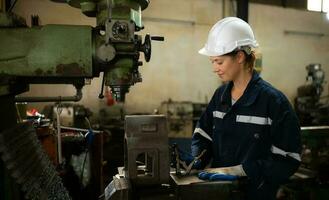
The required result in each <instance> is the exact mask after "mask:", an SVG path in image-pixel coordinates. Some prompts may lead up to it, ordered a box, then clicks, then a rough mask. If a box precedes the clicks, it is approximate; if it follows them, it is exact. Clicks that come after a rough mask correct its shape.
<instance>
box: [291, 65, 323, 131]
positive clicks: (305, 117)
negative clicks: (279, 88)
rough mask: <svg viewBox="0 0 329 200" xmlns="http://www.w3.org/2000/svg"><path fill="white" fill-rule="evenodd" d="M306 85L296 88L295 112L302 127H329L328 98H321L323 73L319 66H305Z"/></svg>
mask: <svg viewBox="0 0 329 200" xmlns="http://www.w3.org/2000/svg"><path fill="white" fill-rule="evenodd" d="M306 70H307V76H306V80H307V83H306V84H305V85H302V86H300V87H298V89H297V97H296V99H295V110H296V114H297V116H298V118H299V120H300V123H301V125H302V126H315V125H329V103H328V96H323V95H322V93H323V85H324V83H325V73H324V71H323V70H322V68H321V64H309V65H307V66H306Z"/></svg>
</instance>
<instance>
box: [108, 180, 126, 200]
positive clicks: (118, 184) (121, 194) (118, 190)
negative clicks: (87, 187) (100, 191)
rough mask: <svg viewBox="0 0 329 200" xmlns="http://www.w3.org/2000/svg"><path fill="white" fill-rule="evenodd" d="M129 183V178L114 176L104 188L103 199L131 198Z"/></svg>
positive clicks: (118, 199) (123, 199) (119, 199)
mask: <svg viewBox="0 0 329 200" xmlns="http://www.w3.org/2000/svg"><path fill="white" fill-rule="evenodd" d="M131 190H132V187H131V183H130V181H129V179H127V178H124V177H120V176H118V177H117V176H114V177H113V180H112V181H111V183H110V184H109V185H108V186H107V187H106V188H105V192H104V199H105V200H129V199H131V197H132V196H131Z"/></svg>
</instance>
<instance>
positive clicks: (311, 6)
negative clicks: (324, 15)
mask: <svg viewBox="0 0 329 200" xmlns="http://www.w3.org/2000/svg"><path fill="white" fill-rule="evenodd" d="M321 8H322V0H307V10H311V11H318V12H321V10H322V9H321Z"/></svg>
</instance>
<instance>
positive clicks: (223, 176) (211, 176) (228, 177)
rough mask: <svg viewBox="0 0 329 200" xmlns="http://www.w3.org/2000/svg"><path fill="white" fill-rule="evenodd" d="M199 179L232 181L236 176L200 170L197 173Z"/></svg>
mask: <svg viewBox="0 0 329 200" xmlns="http://www.w3.org/2000/svg"><path fill="white" fill-rule="evenodd" d="M198 177H199V179H201V180H209V181H234V180H237V179H238V176H234V175H229V174H219V173H210V172H200V173H199V174H198Z"/></svg>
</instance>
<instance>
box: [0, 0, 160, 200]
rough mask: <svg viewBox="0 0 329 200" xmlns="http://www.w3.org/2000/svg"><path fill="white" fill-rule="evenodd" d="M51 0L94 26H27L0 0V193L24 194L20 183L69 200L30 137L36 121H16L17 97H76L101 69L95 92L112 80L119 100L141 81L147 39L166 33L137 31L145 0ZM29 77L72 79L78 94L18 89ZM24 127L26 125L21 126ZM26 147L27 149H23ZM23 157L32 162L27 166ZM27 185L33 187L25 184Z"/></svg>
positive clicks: (36, 80)
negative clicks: (77, 11)
mask: <svg viewBox="0 0 329 200" xmlns="http://www.w3.org/2000/svg"><path fill="white" fill-rule="evenodd" d="M52 1H54V2H58V3H67V4H68V5H69V6H72V7H75V8H79V9H81V12H82V13H83V14H85V15H86V16H89V17H96V23H97V25H96V27H90V26H78V25H45V26H39V24H38V20H37V18H35V17H34V18H33V20H32V27H27V26H26V22H25V20H24V19H22V18H21V17H19V16H16V15H15V14H14V13H12V12H11V9H12V7H13V6H14V5H15V3H16V1H8V0H7V1H0V5H1V7H0V8H1V10H0V11H1V12H0V44H1V47H2V48H1V50H0V110H1V113H2V115H1V124H0V154H1V156H2V159H1V160H0V199H5V200H7V199H13V200H15V199H21V198H22V195H21V193H20V192H18V191H19V188H20V189H22V190H23V191H24V194H25V198H33V199H45V198H47V199H69V195H68V193H67V192H66V191H65V188H63V186H62V185H61V183H60V182H59V181H58V180H59V179H58V178H56V177H57V175H56V172H55V169H54V167H52V166H51V164H50V162H49V159H48V158H47V156H44V154H43V153H41V152H42V150H41V148H40V144H39V143H38V142H37V141H35V140H36V138H35V137H33V136H31V135H33V134H35V133H34V131H33V128H31V126H30V125H28V124H24V125H21V124H18V125H17V118H16V107H15V102H52V101H55V102H63V101H79V100H80V99H81V98H82V87H83V86H84V85H85V84H88V82H90V79H91V78H93V77H98V76H99V75H100V73H101V72H103V81H102V86H101V91H100V95H99V97H100V98H101V97H102V96H103V87H104V85H106V86H110V87H111V91H112V93H113V95H114V98H115V99H116V101H118V102H123V101H124V100H125V94H126V93H127V92H128V91H129V88H130V86H131V85H134V84H135V83H137V82H140V81H141V75H140V73H139V72H138V67H139V66H141V65H142V62H141V61H140V60H139V57H140V52H143V53H144V57H145V60H146V61H147V62H148V61H149V60H150V58H151V40H160V41H162V40H163V37H154V36H150V35H146V36H145V39H144V42H143V41H142V37H141V36H139V35H136V34H135V32H137V31H139V30H141V29H143V28H144V27H143V24H142V18H141V12H142V10H144V9H146V8H147V7H148V5H149V0H52ZM30 84H72V85H74V86H75V88H76V95H74V96H65V97H21V96H16V95H18V94H21V93H23V92H25V91H28V88H29V85H30ZM23 129H26V131H23V132H22V130H23ZM25 137H27V138H30V139H29V140H27V139H25ZM27 141H31V143H32V144H33V145H29V143H27ZM8 144H11V146H8ZM12 144H15V145H12ZM24 148H28V149H29V151H28V152H24ZM24 153H25V154H24ZM27 153H30V154H27ZM24 161H26V163H25V164H24ZM27 161H29V162H27ZM28 163H30V164H31V163H34V165H31V166H30V168H29V167H28ZM18 165H20V166H21V167H20V168H19V167H18ZM26 169H30V170H26ZM35 169H39V170H35ZM20 176H21V177H23V178H19V177H20ZM13 178H14V179H13ZM14 180H15V181H14ZM16 183H18V184H19V186H18V185H17V184H16ZM29 185H33V186H34V187H32V189H30V188H28V187H26V186H29ZM56 190H58V191H61V192H56Z"/></svg>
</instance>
